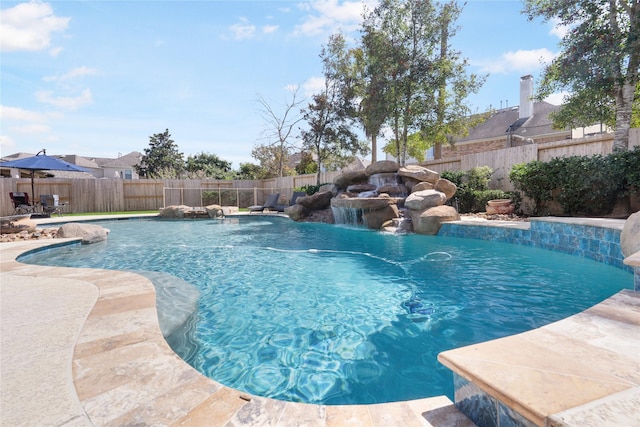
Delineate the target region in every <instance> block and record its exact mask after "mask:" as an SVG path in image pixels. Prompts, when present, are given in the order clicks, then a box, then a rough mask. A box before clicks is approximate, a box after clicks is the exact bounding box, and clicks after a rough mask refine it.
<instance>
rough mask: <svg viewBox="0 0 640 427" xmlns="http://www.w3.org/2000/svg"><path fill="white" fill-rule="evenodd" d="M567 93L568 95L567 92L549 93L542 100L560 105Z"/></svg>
mask: <svg viewBox="0 0 640 427" xmlns="http://www.w3.org/2000/svg"><path fill="white" fill-rule="evenodd" d="M569 95H570V93H569V92H559V93H552V94H551V95H549V96H547V97H546V98H545V99H544V100H545V101H546V102H548V103H549V104H552V105H562V103H563V102H564V100H565V98H567V97H568V96H569Z"/></svg>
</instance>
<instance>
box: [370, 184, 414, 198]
mask: <svg viewBox="0 0 640 427" xmlns="http://www.w3.org/2000/svg"><path fill="white" fill-rule="evenodd" d="M408 192H409V190H408V189H407V187H406V186H405V185H404V184H386V185H383V186H382V187H378V193H385V194H388V195H390V196H392V197H404V196H406V195H407V193H408Z"/></svg>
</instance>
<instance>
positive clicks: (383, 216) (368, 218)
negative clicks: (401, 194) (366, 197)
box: [362, 205, 400, 230]
mask: <svg viewBox="0 0 640 427" xmlns="http://www.w3.org/2000/svg"><path fill="white" fill-rule="evenodd" d="M399 216H400V214H399V212H398V207H397V206H396V205H387V206H385V207H384V208H382V209H376V210H370V211H365V212H364V213H363V214H362V221H363V222H364V225H366V227H367V228H369V229H371V230H379V229H380V228H382V225H383V224H384V223H386V222H387V221H391V220H392V219H394V218H398V217H399Z"/></svg>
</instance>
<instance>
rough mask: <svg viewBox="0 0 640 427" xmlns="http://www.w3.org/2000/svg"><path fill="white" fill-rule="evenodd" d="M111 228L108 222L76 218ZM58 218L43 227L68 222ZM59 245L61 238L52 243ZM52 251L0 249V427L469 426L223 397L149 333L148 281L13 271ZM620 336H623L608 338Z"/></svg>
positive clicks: (438, 416)
mask: <svg viewBox="0 0 640 427" xmlns="http://www.w3.org/2000/svg"><path fill="white" fill-rule="evenodd" d="M109 218H114V217H113V216H109V217H101V218H100V217H96V218H87V217H82V218H81V219H80V220H83V221H86V220H90V219H109ZM60 220H61V221H46V223H52V222H68V221H69V220H70V218H68V217H67V218H64V217H63V218H60ZM42 222H45V221H42ZM491 222H492V223H496V224H493V225H494V226H505V227H506V226H510V225H506V224H498V223H497V222H495V221H491ZM511 226H513V227H523V224H514V225H511ZM70 240H71V241H73V239H70ZM65 241H69V240H67V239H60V240H57V241H56V242H55V243H56V244H58V243H63V242H65ZM51 243H52V242H51V241H25V242H15V243H3V244H2V245H1V246H0V249H1V251H0V267H1V268H0V279H1V282H0V283H1V288H0V290H1V292H2V295H1V297H2V298H1V300H0V303H1V304H2V307H1V308H2V310H1V312H0V315H1V318H0V321H1V326H2V337H1V338H2V347H1V349H2V350H1V357H2V359H1V365H0V368H1V369H2V372H1V374H2V375H1V377H0V380H1V384H0V385H1V386H2V390H3V392H2V400H1V401H0V410H1V413H2V424H5V423H6V425H17V424H23V425H24V424H29V425H36V424H37V425H43V424H46V425H64V426H71V425H124V424H138V423H139V425H230V426H233V425H284V426H286V425H302V424H306V425H318V426H330V425H365V426H374V425H380V426H393V425H402V426H411V425H423V426H425V425H426V426H430V425H431V426H436V427H438V426H470V425H473V424H472V423H471V422H470V421H469V420H468V419H467V418H466V417H464V416H463V415H462V414H461V413H460V412H458V411H457V409H456V408H455V407H454V406H453V405H452V403H451V402H450V401H449V399H448V398H446V397H444V396H439V397H434V398H429V399H420V400H416V401H408V402H397V403H388V404H378V405H354V406H324V405H307V404H299V403H287V402H281V401H276V400H272V399H265V398H261V397H256V396H249V395H246V394H244V393H241V392H239V391H236V390H233V389H230V388H227V387H224V386H222V385H220V384H219V383H217V382H215V381H213V380H210V379H208V378H206V377H204V376H202V375H201V374H199V373H198V372H196V371H195V370H193V369H192V368H191V367H190V366H188V365H187V364H186V363H185V362H184V361H182V359H180V358H179V357H178V356H176V355H175V354H174V353H173V351H172V350H171V349H170V348H169V347H168V345H167V344H166V342H165V341H164V338H163V337H162V334H161V332H160V329H159V326H158V321H157V315H156V311H155V293H154V289H153V285H152V284H151V282H150V281H148V280H147V279H146V278H144V277H142V276H139V275H137V274H133V273H127V272H114V271H105V270H98V269H70V268H62V267H40V266H32V265H27V264H22V263H19V262H17V261H15V259H16V258H17V257H18V256H19V255H20V254H22V253H24V252H26V251H29V250H34V249H36V248H40V247H43V246H47V245H50V244H51ZM61 287H64V289H65V292H60V288H61ZM636 308H637V307H636ZM636 314H637V313H636ZM565 320H566V319H565ZM561 322H564V320H563V321H560V322H558V323H561ZM536 331H538V330H536ZM618 332H619V333H625V334H628V332H629V331H628V330H626V331H625V330H620V331H617V330H616V328H611V330H608V331H607V333H608V334H614V335H616V334H617V333H618ZM623 337H624V335H623ZM634 409H635V408H631V409H630V410H631V411H633V410H634ZM567 425H571V424H567ZM575 425H577V424H575Z"/></svg>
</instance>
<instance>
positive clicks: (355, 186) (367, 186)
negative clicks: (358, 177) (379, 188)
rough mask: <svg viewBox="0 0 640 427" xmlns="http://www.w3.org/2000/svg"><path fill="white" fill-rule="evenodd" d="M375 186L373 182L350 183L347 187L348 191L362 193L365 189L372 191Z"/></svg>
mask: <svg viewBox="0 0 640 427" xmlns="http://www.w3.org/2000/svg"><path fill="white" fill-rule="evenodd" d="M375 189H376V186H375V185H373V184H352V185H350V186H348V187H347V192H348V193H363V192H365V191H374V190H375Z"/></svg>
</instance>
